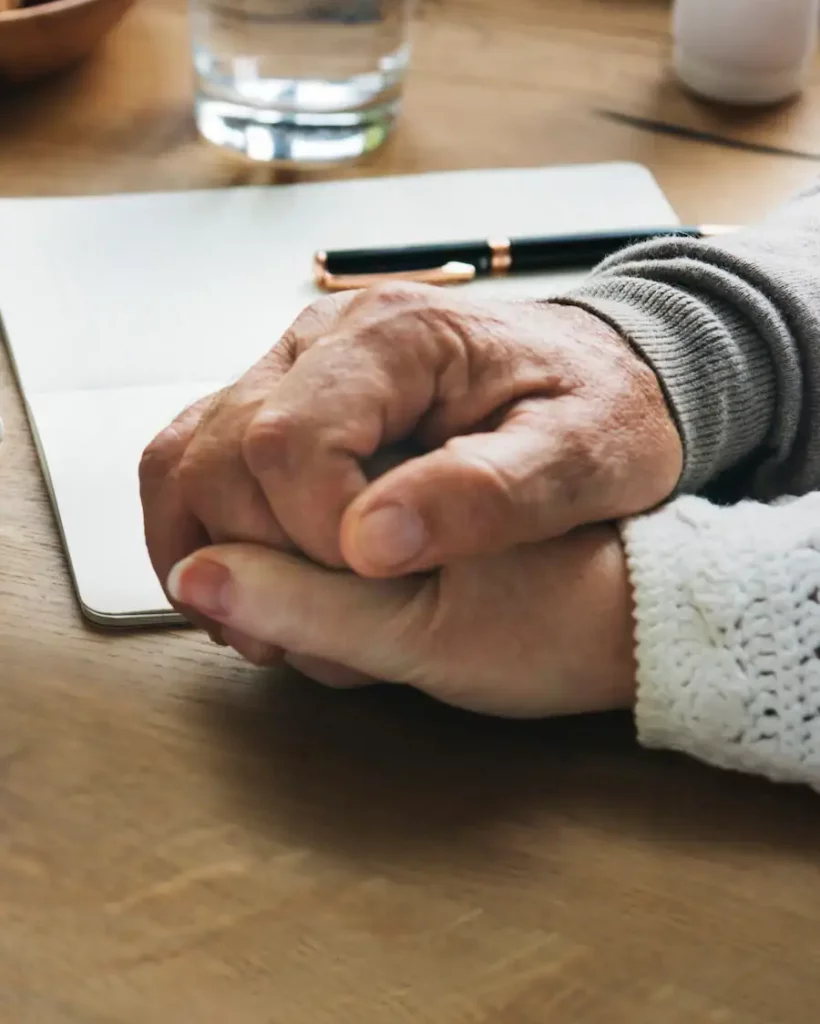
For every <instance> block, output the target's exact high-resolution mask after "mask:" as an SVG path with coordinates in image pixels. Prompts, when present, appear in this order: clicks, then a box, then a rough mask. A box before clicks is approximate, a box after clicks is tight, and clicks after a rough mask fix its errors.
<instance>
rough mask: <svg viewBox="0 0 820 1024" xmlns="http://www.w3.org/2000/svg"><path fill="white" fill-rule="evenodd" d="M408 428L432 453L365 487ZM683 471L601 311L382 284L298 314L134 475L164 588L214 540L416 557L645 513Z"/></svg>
mask: <svg viewBox="0 0 820 1024" xmlns="http://www.w3.org/2000/svg"><path fill="white" fill-rule="evenodd" d="M407 438H410V439H412V440H413V441H415V442H416V443H417V444H418V445H420V446H421V447H422V448H423V449H425V450H426V452H427V453H426V454H423V455H422V456H420V457H418V458H415V459H412V460H410V461H407V462H405V463H403V464H402V465H401V466H399V467H398V468H395V469H392V470H391V471H389V472H387V473H386V474H384V475H383V476H381V477H379V478H378V479H377V480H375V481H373V482H369V481H368V479H367V475H366V472H365V470H364V468H363V463H364V461H365V460H366V459H367V458H368V457H370V456H372V455H373V454H374V453H376V452H377V451H379V450H380V449H383V447H384V446H385V445H389V444H391V443H393V442H395V441H397V440H400V439H407ZM681 466H682V453H681V444H680V439H679V437H678V434H677V430H676V428H675V426H674V424H673V422H672V419H671V417H670V414H669V412H668V410H667V407H666V403H665V401H664V398H663V395H662V393H661V390H660V387H659V385H658V383H657V380H656V378H655V376H654V373H653V372H652V371H651V370H650V369H649V368H648V367H647V366H646V365H645V364H644V363H643V362H642V360H641V359H640V358H639V357H638V356H637V355H635V353H633V351H632V350H631V349H630V348H629V346H628V345H627V344H626V343H625V342H624V341H623V340H622V339H621V338H620V337H619V336H618V335H617V334H616V333H615V332H614V331H613V330H612V329H610V328H609V327H608V326H607V325H606V324H604V323H603V322H602V321H600V320H599V319H597V318H596V317H594V316H592V315H590V314H588V313H586V312H584V311H582V310H580V309H576V308H574V307H564V306H560V305H555V304H550V303H510V302H484V303H476V302H471V301H469V300H468V299H466V298H463V297H462V296H459V295H454V294H453V293H452V292H450V291H447V290H444V289H437V288H431V287H424V286H409V285H389V286H380V287H378V288H376V289H371V290H368V291H366V292H352V293H345V294H342V295H337V296H332V297H327V298H323V299H320V300H319V301H318V302H316V303H315V304H314V305H312V306H310V307H309V308H308V309H307V310H306V311H305V312H304V313H303V314H302V315H301V316H300V317H299V318H298V319H297V321H296V322H295V323H294V324H293V326H292V327H291V328H290V329H289V330H288V331H287V333H286V334H285V336H284V337H283V339H282V340H281V342H280V343H279V344H278V345H276V346H274V348H273V349H272V350H271V351H270V352H269V353H268V355H266V356H265V357H264V358H263V359H262V360H261V361H260V362H259V363H258V364H257V365H256V366H255V367H253V369H251V370H250V371H249V372H248V373H247V374H246V375H245V376H244V377H243V378H242V379H241V380H240V381H239V382H238V383H237V384H235V385H234V386H232V387H230V388H227V389H225V390H224V391H222V392H220V393H219V394H218V395H216V396H214V397H212V398H211V399H208V400H205V401H203V402H201V403H198V404H197V405H196V406H194V407H193V408H192V409H189V410H188V411H187V412H186V413H184V414H183V415H182V416H181V417H180V419H179V420H177V421H176V423H174V424H173V425H172V426H171V427H169V428H168V429H167V430H166V431H164V432H163V433H162V434H161V435H160V436H159V437H158V438H157V439H156V440H155V441H154V442H153V443H152V444H151V445H150V446H149V448H148V449H147V451H146V453H145V455H144V458H143V461H142V465H141V470H140V477H141V491H142V499H143V506H144V511H145V529H146V539H147V543H148V549H149V553H150V555H151V558H152V561H153V564H154V567H155V569H156V571H157V573H158V575H159V577H160V579H161V580H162V581H163V582H164V581H165V580H166V578H167V575H168V573H169V571H170V569H171V567H172V566H173V565H174V564H175V563H176V562H177V561H178V560H179V559H181V558H183V557H184V556H185V555H188V554H190V552H191V551H193V550H195V549H197V548H199V547H201V546H203V545H205V544H208V543H220V542H224V541H249V542H256V543H261V544H267V545H271V546H277V547H281V546H283V545H293V546H294V547H295V548H297V549H298V550H300V551H302V552H304V553H306V554H307V555H308V556H310V557H311V558H312V559H314V560H316V561H317V562H319V563H323V564H325V565H330V566H343V565H347V566H350V567H351V568H353V569H354V570H355V571H356V572H358V573H359V574H361V575H364V576H372V577H384V576H393V575H400V574H404V573H407V572H411V571H417V570H420V569H427V568H430V567H433V566H437V565H441V564H443V563H446V562H448V561H450V560H451V559H453V558H455V557H461V556H465V555H470V554H475V553H486V552H494V551H502V550H504V549H505V548H507V547H509V546H510V545H513V544H517V543H521V542H532V541H538V540H541V539H544V538H548V537H553V536H558V535H560V534H563V533H565V532H567V531H568V530H570V529H572V528H573V527H575V526H576V525H578V524H581V523H587V522H602V521H606V520H610V519H613V518H615V517H620V516H624V515H629V514H633V513H636V512H640V511H643V510H645V509H647V508H649V507H651V506H653V505H656V504H658V503H659V502H661V501H662V500H663V499H665V498H666V497H668V495H669V494H670V493H671V491H672V490H673V489H674V487H675V485H676V483H677V480H678V478H679V475H680V471H681Z"/></svg>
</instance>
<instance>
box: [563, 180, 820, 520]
mask: <svg viewBox="0 0 820 1024" xmlns="http://www.w3.org/2000/svg"><path fill="white" fill-rule="evenodd" d="M566 300H567V301H569V302H572V303H575V304H577V305H579V306H582V307H584V308H586V309H588V310H590V311H592V312H594V313H597V314H598V315H599V316H602V317H603V318H604V319H606V320H608V321H609V322H610V323H611V324H612V325H613V326H615V327H616V328H618V329H619V330H620V332H621V333H622V334H623V335H624V336H625V337H626V338H627V339H628V340H629V341H630V342H631V343H632V344H633V345H634V346H635V348H636V349H637V350H638V351H639V352H640V353H641V354H642V355H643V357H644V358H645V359H646V360H647V361H648V362H649V363H650V364H651V365H652V367H653V368H654V369H655V371H656V373H657V374H658V377H659V378H660V380H661V383H662V385H663V387H664V388H665V390H666V394H667V398H668V400H669V403H670V406H671V408H672V410H673V412H674V414H675V416H676V418H677V422H678V426H679V428H680V431H681V434H682V437H683V441H684V448H685V465H684V471H683V477H682V479H681V481H680V485H679V490H680V491H686V492H696V491H702V490H704V489H705V488H707V486H708V485H712V492H713V494H714V493H717V494H721V495H725V496H727V497H749V496H751V497H755V498H759V499H762V500H767V499H771V498H774V497H778V496H780V495H783V494H786V493H788V494H802V493H805V492H807V491H810V490H814V489H816V488H818V487H820V181H818V182H817V184H815V185H814V186H813V187H812V188H811V189H810V190H809V191H807V192H805V193H803V194H802V195H800V196H798V197H797V198H796V199H794V200H793V201H792V202H791V203H790V204H788V205H787V206H786V207H784V208H783V209H782V210H780V211H778V212H777V213H776V214H774V215H773V216H771V217H770V218H768V219H767V220H766V221H764V222H762V223H761V224H759V225H757V226H755V227H753V228H747V229H743V230H741V231H738V232H735V233H733V234H731V235H725V236H722V237H720V238H718V239H711V240H708V241H707V240H697V239H688V238H671V239H668V240H666V239H662V240H658V241H654V242H650V243H646V244H642V245H638V246H634V247H631V248H628V249H626V250H624V251H622V252H620V253H618V254H617V255H615V256H613V257H611V258H610V259H608V260H606V261H605V262H604V263H602V264H601V266H600V267H599V268H598V269H597V270H596V271H595V272H594V273H593V274H592V275H591V276H590V277H589V278H588V279H587V281H586V282H585V283H584V285H583V286H582V287H581V288H579V289H578V290H576V291H574V292H572V293H571V294H570V295H568V296H566ZM715 485H717V490H716V491H715Z"/></svg>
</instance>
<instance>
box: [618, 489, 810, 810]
mask: <svg viewBox="0 0 820 1024" xmlns="http://www.w3.org/2000/svg"><path fill="white" fill-rule="evenodd" d="M621 532H622V536H623V539H624V543H625V546H626V551H627V558H628V561H629V567H630V574H631V579H632V585H633V590H634V601H635V620H636V645H637V659H638V700H637V706H636V718H637V726H638V735H639V738H640V741H641V742H642V743H643V744H644V745H645V746H647V747H663V748H668V749H675V750H680V751H683V752H685V753H687V754H691V755H693V756H694V757H697V758H699V759H701V760H703V761H707V762H709V763H711V764H714V765H718V766H720V767H722V768H733V769H736V770H739V771H745V772H755V773H759V774H761V775H765V776H767V777H768V778H770V779H772V780H775V781H781V782H802V783H808V784H809V785H811V786H813V787H814V788H815V789H817V790H820V494H809V495H807V496H805V497H802V498H799V499H790V500H788V501H786V502H780V503H778V504H775V505H763V504H758V503H755V502H745V503H743V504H740V505H735V506H731V507H719V506H716V505H713V504H710V503H709V502H707V501H705V500H703V499H701V498H692V497H686V498H680V499H678V500H676V501H674V502H672V503H671V504H669V505H667V506H665V507H664V508H662V509H660V510H659V511H657V512H653V513H651V514H649V515H646V516H641V517H638V518H635V519H632V520H629V521H627V522H625V523H624V524H622V527H621Z"/></svg>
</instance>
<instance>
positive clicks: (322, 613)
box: [169, 526, 635, 717]
mask: <svg viewBox="0 0 820 1024" xmlns="http://www.w3.org/2000/svg"><path fill="white" fill-rule="evenodd" d="M169 589H170V591H171V594H172V596H173V598H174V600H176V601H178V602H179V603H180V604H181V605H184V606H186V607H190V608H193V609H196V611H197V612H199V613H200V614H202V615H204V616H206V617H208V618H209V619H211V620H212V621H215V622H218V623H220V624H222V625H223V626H224V627H225V628H226V630H227V631H230V632H232V633H234V632H238V633H240V634H243V635H245V636H250V637H254V638H255V639H256V640H258V641H263V642H264V643H266V644H269V645H271V646H273V647H278V648H283V649H285V650H288V651H290V652H292V653H291V655H290V656H289V658H288V660H289V661H290V662H291V664H293V665H294V666H295V667H297V668H299V669H300V670H301V671H302V672H304V673H305V674H306V675H308V676H312V677H313V678H314V679H317V680H318V681H319V682H323V683H326V684H328V685H332V686H344V685H347V684H348V683H352V684H354V685H355V684H358V683H360V682H362V681H364V679H365V677H366V676H370V677H374V678H377V679H383V680H386V681H390V682H396V683H406V684H409V685H411V686H414V687H417V688H418V689H420V690H424V691H426V692H427V693H429V694H430V695H432V696H434V697H436V698H438V699H440V700H443V701H446V702H447V703H449V704H455V705H458V706H459V707H465V708H469V709H471V710H476V711H481V712H484V713H489V714H496V715H507V716H527V717H529V716H542V715H558V714H573V713H580V712H584V711H597V710H606V709H610V708H617V707H626V706H629V705H630V704H631V703H632V701H633V698H634V682H633V681H634V677H635V666H634V663H633V654H632V632H633V627H632V621H631V599H630V592H629V583H628V578H627V571H626V565H625V558H624V555H623V551H622V548H621V544H620V540H619V538H618V535H617V533H616V531H615V529H614V528H613V527H609V526H597V527H589V528H586V529H583V530H578V531H576V532H575V533H573V534H572V535H570V536H569V537H565V538H562V539H560V540H556V541H547V542H544V543H541V544H537V545H522V546H519V547H516V548H512V549H509V550H508V551H506V552H504V553H502V554H496V555H485V556H482V557H474V558H467V559H463V560H460V561H457V562H455V563H453V564H451V565H448V566H445V567H444V568H442V569H439V570H437V571H436V572H434V573H430V574H426V575H414V576H406V577H402V578H399V579H390V580H384V579H382V580H372V579H363V578H362V577H359V576H356V575H354V574H353V573H349V572H339V571H338V570H330V569H325V568H322V567H321V566H318V565H316V564H315V563H313V562H309V561H308V560H307V559H304V558H302V557H299V556H295V555H292V554H286V553H282V552H277V551H273V550H272V549H270V548H268V547H263V546H259V545H249V544H227V545H218V546H215V547H210V548H206V549H204V550H201V551H198V552H197V553H195V554H194V555H192V556H190V557H189V558H188V559H186V560H185V561H183V562H182V563H181V564H180V565H179V566H177V567H176V568H175V569H174V570H173V572H172V574H171V577H170V580H169ZM331 662H333V663H335V664H330V663H331Z"/></svg>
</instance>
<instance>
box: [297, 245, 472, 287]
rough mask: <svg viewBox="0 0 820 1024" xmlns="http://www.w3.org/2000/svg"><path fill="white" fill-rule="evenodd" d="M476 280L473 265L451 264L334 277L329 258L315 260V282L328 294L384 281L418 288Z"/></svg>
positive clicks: (317, 254)
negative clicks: (413, 284) (412, 283)
mask: <svg viewBox="0 0 820 1024" xmlns="http://www.w3.org/2000/svg"><path fill="white" fill-rule="evenodd" d="M475 276H476V269H475V267H474V266H473V264H472V263H459V262H457V261H455V260H452V261H451V262H449V263H445V264H444V265H443V266H440V267H430V268H429V269H426V270H405V271H397V272H394V273H386V274H331V273H330V271H329V270H328V269H327V255H326V254H325V253H323V252H317V253H316V257H315V260H314V279H315V281H316V284H317V285H318V286H319V287H320V288H321V289H322V290H323V291H326V292H345V291H349V290H350V289H353V288H369V287H370V286H371V285H374V284H380V283H381V282H383V281H414V282H416V283H417V284H436V285H447V284H466V283H467V282H468V281H472V280H473V279H474V278H475Z"/></svg>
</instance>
